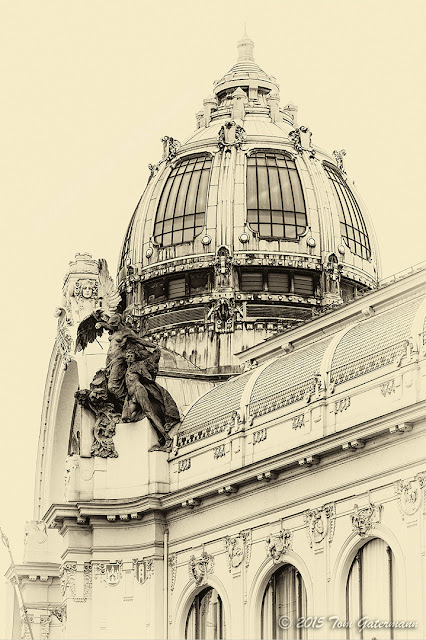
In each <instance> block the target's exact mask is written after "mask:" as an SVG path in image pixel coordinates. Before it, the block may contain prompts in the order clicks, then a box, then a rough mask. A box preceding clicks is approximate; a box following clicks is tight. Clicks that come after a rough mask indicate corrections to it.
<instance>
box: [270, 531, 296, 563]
mask: <svg viewBox="0 0 426 640" xmlns="http://www.w3.org/2000/svg"><path fill="white" fill-rule="evenodd" d="M292 545H293V532H292V531H290V530H288V529H283V530H282V531H279V532H278V533H270V534H269V536H268V537H267V538H266V552H267V556H269V557H270V558H272V560H273V561H274V563H277V562H280V560H281V558H282V556H283V555H284V554H286V553H287V552H288V551H291V549H292Z"/></svg>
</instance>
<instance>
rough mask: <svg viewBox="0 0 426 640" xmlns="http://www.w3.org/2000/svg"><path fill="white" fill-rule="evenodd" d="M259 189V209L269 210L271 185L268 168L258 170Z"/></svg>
mask: <svg viewBox="0 0 426 640" xmlns="http://www.w3.org/2000/svg"><path fill="white" fill-rule="evenodd" d="M257 188H258V194H259V209H269V208H270V202H269V185H268V174H267V172H266V167H258V168H257Z"/></svg>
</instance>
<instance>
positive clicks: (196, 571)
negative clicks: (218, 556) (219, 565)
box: [188, 551, 214, 586]
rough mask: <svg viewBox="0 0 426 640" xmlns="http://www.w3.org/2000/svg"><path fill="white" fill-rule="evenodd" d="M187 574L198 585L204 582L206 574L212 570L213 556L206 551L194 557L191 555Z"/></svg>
mask: <svg viewBox="0 0 426 640" xmlns="http://www.w3.org/2000/svg"><path fill="white" fill-rule="evenodd" d="M188 569H189V575H190V577H191V578H193V579H194V580H195V584H196V585H197V586H200V585H202V584H204V583H205V582H206V579H207V576H208V575H209V574H211V573H213V571H214V558H213V556H211V555H209V554H208V553H207V552H206V551H203V552H202V554H201V555H200V556H199V557H198V558H196V557H195V556H191V557H190V559H189V564H188Z"/></svg>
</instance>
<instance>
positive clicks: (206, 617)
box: [185, 587, 225, 640]
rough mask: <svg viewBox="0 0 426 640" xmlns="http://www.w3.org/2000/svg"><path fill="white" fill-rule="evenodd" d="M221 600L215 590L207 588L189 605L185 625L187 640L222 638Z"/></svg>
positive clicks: (215, 639)
mask: <svg viewBox="0 0 426 640" xmlns="http://www.w3.org/2000/svg"><path fill="white" fill-rule="evenodd" d="M224 626H225V625H224V623H223V610H222V600H221V599H220V596H219V594H218V592H217V591H216V589H212V588H211V587H208V588H207V589H204V590H203V591H201V593H199V594H198V595H197V596H196V597H195V598H194V601H193V603H192V605H191V608H190V610H189V612H188V616H187V618H186V625H185V638H186V639H187V640H196V639H197V640H204V639H207V638H208V639H209V640H218V639H219V638H224V637H225V635H224Z"/></svg>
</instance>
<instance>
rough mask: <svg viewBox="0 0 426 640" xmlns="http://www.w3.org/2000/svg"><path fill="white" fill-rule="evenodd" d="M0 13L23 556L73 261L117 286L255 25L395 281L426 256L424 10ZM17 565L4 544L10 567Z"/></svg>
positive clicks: (17, 501)
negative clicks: (141, 217)
mask: <svg viewBox="0 0 426 640" xmlns="http://www.w3.org/2000/svg"><path fill="white" fill-rule="evenodd" d="M1 6H2V12H1V16H2V17H1V24H0V41H1V43H2V44H1V45H0V47H1V56H0V60H1V63H0V64H1V67H2V88H3V98H2V118H1V119H0V127H1V140H2V145H1V149H2V153H1V169H0V171H1V178H2V189H1V190H0V198H1V212H2V214H1V215H2V230H1V234H0V236H1V237H0V241H1V251H0V260H1V270H2V275H3V311H2V314H1V323H2V328H1V335H2V337H3V345H2V349H1V355H2V357H1V389H2V425H3V426H2V432H3V435H2V451H3V454H2V460H3V463H2V465H1V475H0V486H1V487H2V490H1V497H0V507H1V508H0V526H1V527H2V528H3V529H4V531H5V533H6V534H7V535H8V536H9V538H10V541H11V544H12V548H13V551H14V553H15V556H16V561H21V559H22V549H23V544H22V541H23V535H24V524H25V520H29V519H31V518H32V509H33V506H32V503H33V491H34V472H35V462H36V453H37V441H38V433H39V423H40V413H41V404H42V399H43V389H44V383H45V378H46V373H47V366H48V362H49V357H50V353H51V349H52V346H53V342H54V338H55V334H56V326H57V320H56V319H55V318H54V317H53V311H54V308H55V307H56V306H57V304H58V303H59V300H60V294H61V287H62V281H63V276H64V275H65V273H66V271H67V266H68V262H69V261H70V260H72V259H73V257H74V255H75V253H76V252H80V253H81V252H86V251H88V252H90V253H92V255H93V256H94V257H95V258H99V257H104V258H106V259H107V261H108V264H109V267H110V272H111V273H112V274H113V275H114V274H115V272H116V266H117V259H118V252H119V250H120V245H121V242H122V239H123V236H124V233H125V231H126V227H127V224H128V222H129V220H130V217H131V214H132V212H133V210H134V208H135V206H136V204H137V201H138V200H139V197H140V195H141V193H142V191H143V189H144V187H145V185H146V181H147V179H148V173H149V172H148V169H147V165H148V163H155V162H157V161H158V160H159V159H160V157H161V151H162V145H161V142H160V139H161V137H162V136H164V135H171V136H173V137H175V138H177V139H178V140H180V141H184V140H185V138H186V137H187V136H188V135H189V134H190V133H191V132H192V130H194V129H195V113H196V111H199V110H200V109H201V108H202V101H203V99H204V98H206V97H207V96H208V95H209V94H211V93H212V85H213V81H214V80H216V79H218V78H220V77H221V76H222V75H223V74H224V73H225V72H227V71H228V70H229V69H230V67H231V66H232V65H233V64H234V63H235V62H236V43H237V41H238V39H240V38H241V36H242V34H243V30H244V22H246V24H247V32H248V35H249V36H250V37H251V38H252V39H253V40H254V42H255V49H254V54H255V59H256V62H257V63H258V64H259V65H260V66H261V67H262V68H263V69H264V70H265V71H266V72H267V73H269V74H271V75H274V76H276V78H277V80H278V83H279V85H280V90H281V104H285V103H286V102H288V101H292V102H294V103H295V104H297V105H298V106H299V124H304V125H307V126H309V128H310V129H311V131H312V133H313V138H312V141H313V143H314V144H315V145H318V146H320V147H322V148H323V149H324V150H326V151H328V152H331V151H333V149H342V148H344V149H345V150H346V152H347V155H346V158H345V166H346V168H347V171H348V173H349V175H350V177H351V179H353V180H355V182H356V185H357V188H358V190H359V191H360V192H361V194H362V196H363V199H364V201H365V202H366V204H367V207H368V209H369V212H370V214H371V216H372V219H373V221H374V224H375V229H376V233H377V236H378V239H379V243H380V246H381V255H382V273H383V275H384V276H387V275H390V274H393V273H395V272H398V271H400V270H402V269H406V268H408V267H410V266H411V265H413V264H415V263H418V262H421V261H423V260H424V259H426V255H425V251H424V243H425V232H426V223H425V220H424V199H425V196H424V191H425V187H424V185H425V181H426V179H425V172H424V153H425V151H424V150H425V148H426V139H425V137H426V136H425V127H424V114H425V111H426V109H425V107H426V105H425V102H426V100H425V89H424V77H425V64H424V60H425V49H426V45H425V39H424V33H423V25H424V21H425V17H426V16H425V13H426V10H425V3H424V2H423V0H393V1H390V0H298V1H297V2H296V1H295V0H293V1H291V2H290V1H287V0H263V1H262V2H260V1H253V0H245V1H244V2H242V1H233V0H227V1H226V2H225V1H223V0H216V1H215V2H206V1H203V0H198V1H195V0H179V2H175V1H174V0H162V2H147V1H146V0H73V2H65V0H13V2H11V1H10V0H6V1H5V0H3V2H1ZM7 566H8V556H7V553H6V549H4V547H0V572H1V573H4V571H5V570H6V568H7ZM1 582H2V579H0V584H1ZM2 593H3V592H2V591H1V587H0V598H1V597H2ZM3 601H4V600H2V599H0V620H1V619H2V611H3V608H4V607H3ZM1 633H2V626H1V624H0V634H1Z"/></svg>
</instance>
